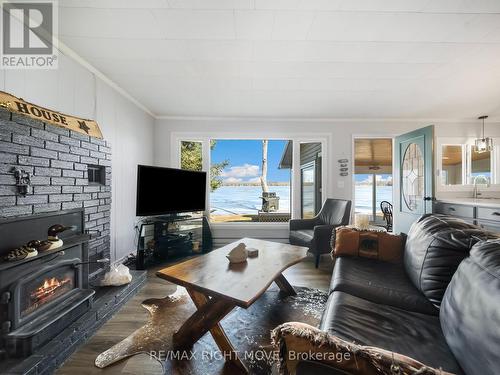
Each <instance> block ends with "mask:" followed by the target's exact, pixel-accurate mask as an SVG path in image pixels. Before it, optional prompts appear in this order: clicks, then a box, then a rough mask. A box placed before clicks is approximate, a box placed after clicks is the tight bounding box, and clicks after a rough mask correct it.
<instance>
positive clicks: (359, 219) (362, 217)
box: [354, 214, 370, 229]
mask: <svg viewBox="0 0 500 375" xmlns="http://www.w3.org/2000/svg"><path fill="white" fill-rule="evenodd" d="M354 226H355V227H356V228H359V229H367V228H368V227H369V226H370V216H369V215H366V214H356V216H355V217H354Z"/></svg>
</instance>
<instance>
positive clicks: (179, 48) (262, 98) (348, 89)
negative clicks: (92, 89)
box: [59, 0, 500, 119]
mask: <svg viewBox="0 0 500 375" xmlns="http://www.w3.org/2000/svg"><path fill="white" fill-rule="evenodd" d="M59 5H60V10H59V12H60V24H59V33H60V39H61V40H62V41H63V42H64V43H65V44H67V45H68V46H69V47H70V48H72V49H74V50H75V51H76V52H77V53H78V54H80V55H81V56H82V57H83V58H84V59H86V60H87V61H89V62H90V63H91V64H92V65H94V66H95V67H96V68H97V69H99V70H100V71H102V72H103V73H104V74H105V75H107V76H108V77H109V78H110V79H111V80H113V81H115V82H116V83H117V84H118V85H119V86H121V87H122V88H124V89H125V90H126V91H127V92H128V93H130V94H131V95H132V96H133V97H134V98H136V99H137V100H138V101H139V102H141V103H142V104H143V105H145V106H146V107H147V108H149V109H150V110H151V111H152V112H153V113H154V114H155V115H158V116H230V117H233V116H250V117H286V118H288V117H301V118H316V117H317V118H452V119H456V118H474V117H477V116H478V115H480V114H490V115H492V114H495V113H497V114H500V0H421V1H419V0H191V1H189V0H141V1H137V0H126V1H124V0H90V1H89V0H60V1H59Z"/></svg>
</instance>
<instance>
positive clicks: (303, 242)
mask: <svg viewBox="0 0 500 375" xmlns="http://www.w3.org/2000/svg"><path fill="white" fill-rule="evenodd" d="M313 237H314V229H300V230H292V231H290V243H291V244H292V245H299V246H306V247H311V243H312V240H313Z"/></svg>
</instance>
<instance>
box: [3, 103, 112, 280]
mask: <svg viewBox="0 0 500 375" xmlns="http://www.w3.org/2000/svg"><path fill="white" fill-rule="evenodd" d="M14 167H16V168H18V169H20V170H23V171H25V172H27V173H30V174H31V175H32V177H31V182H32V188H31V190H30V192H29V193H28V194H27V195H26V196H25V197H23V196H20V195H19V194H17V193H16V191H17V190H16V186H15V184H16V180H15V177H14V174H13V173H12V172H13V168H14ZM77 208H83V209H84V214H85V216H84V218H85V231H87V232H89V233H91V234H92V239H91V240H90V242H89V258H90V261H95V260H97V259H100V258H109V257H110V213H111V148H110V145H109V143H108V142H106V141H105V140H102V139H98V138H93V137H89V136H87V135H85V134H81V133H76V132H73V131H69V130H66V129H62V128H58V127H55V126H53V125H49V124H45V123H43V122H42V121H39V120H34V119H31V118H29V117H26V116H23V115H20V114H16V113H10V112H8V111H6V110H5V109H2V108H0V218H10V217H19V216H25V215H33V214H40V213H49V212H57V211H60V210H69V209H77ZM102 267H103V266H102V264H98V263H93V264H92V265H91V267H90V277H91V278H92V277H95V276H97V275H98V274H99V273H100V272H102V271H103V268H102Z"/></svg>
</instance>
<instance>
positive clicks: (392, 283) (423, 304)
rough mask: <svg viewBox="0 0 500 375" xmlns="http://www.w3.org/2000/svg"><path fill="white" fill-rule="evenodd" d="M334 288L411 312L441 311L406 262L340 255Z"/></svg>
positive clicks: (434, 313)
mask: <svg viewBox="0 0 500 375" xmlns="http://www.w3.org/2000/svg"><path fill="white" fill-rule="evenodd" d="M332 291H341V292H346V293H349V294H352V295H354V296H357V297H360V298H364V299H366V300H369V301H372V302H375V303H381V304H385V305H390V306H394V307H399V308H401V309H404V310H408V311H415V312H420V313H425V314H433V315H438V314H439V311H438V310H437V309H436V308H435V307H434V306H433V305H432V303H430V302H429V301H428V300H427V299H426V298H425V296H424V295H423V294H422V293H421V292H420V291H419V290H418V289H417V288H415V286H414V285H413V284H412V282H411V281H410V279H408V277H407V276H406V273H405V270H404V268H403V265H402V264H394V263H388V262H382V261H378V260H373V259H365V258H357V257H340V258H337V259H336V261H335V268H334V269H333V276H332V281H331V283H330V292H332Z"/></svg>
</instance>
